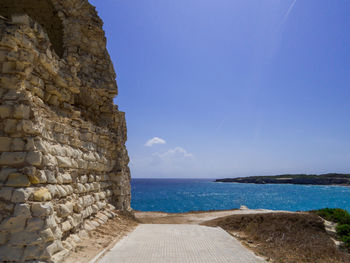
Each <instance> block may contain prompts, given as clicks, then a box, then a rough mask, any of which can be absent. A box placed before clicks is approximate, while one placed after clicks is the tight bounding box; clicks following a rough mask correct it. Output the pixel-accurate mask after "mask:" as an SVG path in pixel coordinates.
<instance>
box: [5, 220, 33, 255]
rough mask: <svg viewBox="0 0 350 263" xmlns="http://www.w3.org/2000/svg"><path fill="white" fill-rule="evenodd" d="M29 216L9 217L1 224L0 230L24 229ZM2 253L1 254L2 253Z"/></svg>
mask: <svg viewBox="0 0 350 263" xmlns="http://www.w3.org/2000/svg"><path fill="white" fill-rule="evenodd" d="M26 221H27V218H25V217H23V216H16V217H8V218H6V219H5V220H3V221H2V223H1V224H0V231H4V230H5V231H6V230H8V231H13V232H15V231H21V230H24V227H25V224H26ZM0 255H1V254H0Z"/></svg>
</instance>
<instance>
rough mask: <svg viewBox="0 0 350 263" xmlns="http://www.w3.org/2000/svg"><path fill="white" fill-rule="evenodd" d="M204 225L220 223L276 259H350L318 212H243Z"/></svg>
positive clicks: (321, 261) (287, 261) (331, 262)
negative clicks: (340, 248) (329, 232)
mask: <svg viewBox="0 0 350 263" xmlns="http://www.w3.org/2000/svg"><path fill="white" fill-rule="evenodd" d="M336 216H337V215H336ZM203 225H207V226H220V227H221V228H223V229H225V230H226V231H227V232H229V233H230V234H231V235H233V236H234V237H236V238H238V239H239V240H240V241H241V242H242V243H243V244H244V245H246V246H247V247H249V248H250V249H252V250H253V251H254V252H255V253H257V254H258V255H260V256H263V257H265V258H266V259H268V260H271V261H273V262H284V263H292V262H298V263H303V262H314V263H316V262H317V263H326V262H327V263H335V262H336V263H338V262H350V257H349V255H348V254H347V253H345V252H343V251H341V250H339V248H338V247H337V246H336V245H335V243H334V242H333V240H332V239H331V236H330V235H329V234H327V232H326V231H325V227H324V224H323V220H322V218H321V217H319V216H318V215H317V214H315V213H268V214H246V215H244V214H241V215H232V216H226V217H221V218H217V219H214V220H210V221H207V222H204V223H203Z"/></svg>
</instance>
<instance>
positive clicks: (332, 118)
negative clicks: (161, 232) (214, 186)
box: [90, 0, 350, 178]
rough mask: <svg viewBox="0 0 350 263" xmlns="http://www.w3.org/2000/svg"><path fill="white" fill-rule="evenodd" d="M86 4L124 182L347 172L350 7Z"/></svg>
mask: <svg viewBox="0 0 350 263" xmlns="http://www.w3.org/2000/svg"><path fill="white" fill-rule="evenodd" d="M90 2H91V3H92V4H93V5H95V6H96V7H97V10H98V13H99V15H100V16H101V17H102V19H103V20H104V23H105V24H104V29H105V31H106V36H107V39H108V50H109V52H110V55H111V58H112V60H113V63H114V67H115V70H116V72H117V82H118V86H119V95H118V97H117V98H116V100H115V102H116V104H118V105H119V108H120V110H122V111H125V112H126V118H127V126H128V142H127V147H128V151H129V155H130V159H131V163H130V167H131V173H132V177H134V178H137V177H157V178H158V177H159V178H165V177H189V178H191V177H201V178H206V177H213V178H218V177H234V176H248V175H268V174H279V173H325V172H349V173H350V121H349V116H350V114H349V113H350V30H349V27H350V15H349V14H350V1H348V0H307V1H301V0H296V1H295V0H215V1H214V0H142V1H141V0H139V1H135V0H130V1H125V0H103V1H102V0H92V1H90ZM152 139H153V140H152Z"/></svg>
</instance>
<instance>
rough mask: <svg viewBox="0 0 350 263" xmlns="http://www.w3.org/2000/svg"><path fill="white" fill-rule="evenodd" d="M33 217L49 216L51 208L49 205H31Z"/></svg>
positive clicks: (51, 211)
mask: <svg viewBox="0 0 350 263" xmlns="http://www.w3.org/2000/svg"><path fill="white" fill-rule="evenodd" d="M32 213H33V216H49V215H51V214H52V213H53V207H52V204H51V203H33V204H32Z"/></svg>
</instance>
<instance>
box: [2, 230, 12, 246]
mask: <svg viewBox="0 0 350 263" xmlns="http://www.w3.org/2000/svg"><path fill="white" fill-rule="evenodd" d="M9 238H10V233H9V232H7V231H0V245H4V244H6V243H7V241H8V240H9Z"/></svg>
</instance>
